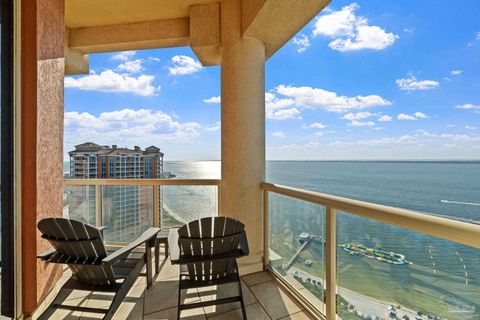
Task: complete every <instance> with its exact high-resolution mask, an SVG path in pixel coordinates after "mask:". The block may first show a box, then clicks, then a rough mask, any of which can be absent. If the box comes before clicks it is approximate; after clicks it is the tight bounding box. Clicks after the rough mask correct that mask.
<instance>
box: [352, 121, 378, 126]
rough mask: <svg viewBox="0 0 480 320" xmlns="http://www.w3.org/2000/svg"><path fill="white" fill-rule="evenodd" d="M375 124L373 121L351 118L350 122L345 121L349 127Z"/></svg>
mask: <svg viewBox="0 0 480 320" xmlns="http://www.w3.org/2000/svg"><path fill="white" fill-rule="evenodd" d="M374 125H375V122H373V121H358V120H353V121H352V122H350V123H347V126H351V127H373V126H374Z"/></svg>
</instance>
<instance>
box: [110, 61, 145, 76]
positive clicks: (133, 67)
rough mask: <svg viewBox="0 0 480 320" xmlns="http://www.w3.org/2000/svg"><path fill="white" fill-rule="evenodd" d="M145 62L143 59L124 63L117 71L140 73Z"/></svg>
mask: <svg viewBox="0 0 480 320" xmlns="http://www.w3.org/2000/svg"><path fill="white" fill-rule="evenodd" d="M143 62H144V61H143V60H142V59H137V60H133V61H125V62H124V63H122V64H120V65H119V66H118V67H117V70H120V71H126V72H128V73H138V72H140V71H142V70H143V67H142V64H143Z"/></svg>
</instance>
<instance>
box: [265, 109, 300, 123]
mask: <svg viewBox="0 0 480 320" xmlns="http://www.w3.org/2000/svg"><path fill="white" fill-rule="evenodd" d="M267 118H268V119H273V120H287V119H300V118H301V117H300V111H299V110H298V109H297V108H289V109H280V110H270V111H269V110H267Z"/></svg>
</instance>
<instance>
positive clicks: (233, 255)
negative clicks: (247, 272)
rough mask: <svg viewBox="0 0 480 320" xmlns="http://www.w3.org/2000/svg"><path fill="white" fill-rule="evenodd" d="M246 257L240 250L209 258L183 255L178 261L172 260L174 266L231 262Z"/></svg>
mask: <svg viewBox="0 0 480 320" xmlns="http://www.w3.org/2000/svg"><path fill="white" fill-rule="evenodd" d="M243 256H245V254H244V252H243V251H242V250H240V249H235V250H232V251H228V252H224V253H219V254H214V255H208V256H186V255H181V256H180V257H179V258H178V259H176V260H174V259H173V258H172V264H191V263H200V262H208V261H220V260H229V259H237V258H241V257H243Z"/></svg>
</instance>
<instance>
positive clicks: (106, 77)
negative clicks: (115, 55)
mask: <svg viewBox="0 0 480 320" xmlns="http://www.w3.org/2000/svg"><path fill="white" fill-rule="evenodd" d="M153 80H155V77H154V76H150V75H140V76H138V77H135V76H130V75H127V74H119V73H116V72H115V71H113V70H105V71H102V73H100V74H95V73H91V74H89V75H87V76H80V77H66V78H65V88H75V89H80V90H85V91H100V92H122V93H133V94H136V95H140V96H152V95H156V94H158V92H160V86H157V87H155V86H154V85H153Z"/></svg>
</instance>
